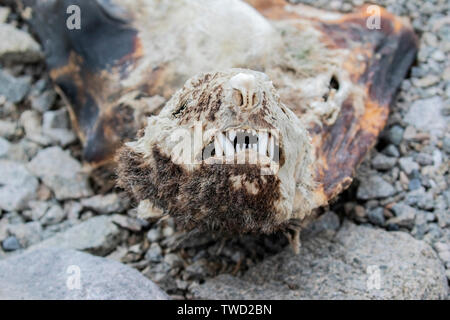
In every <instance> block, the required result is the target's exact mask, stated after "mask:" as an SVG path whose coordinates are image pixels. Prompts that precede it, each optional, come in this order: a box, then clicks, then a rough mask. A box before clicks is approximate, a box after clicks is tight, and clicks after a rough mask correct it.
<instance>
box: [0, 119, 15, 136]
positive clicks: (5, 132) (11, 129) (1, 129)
mask: <svg viewBox="0 0 450 320" xmlns="http://www.w3.org/2000/svg"><path fill="white" fill-rule="evenodd" d="M16 129H17V124H16V123H15V122H11V121H6V120H1V119H0V137H3V138H6V139H9V138H12V137H13V136H14V135H15V134H16Z"/></svg>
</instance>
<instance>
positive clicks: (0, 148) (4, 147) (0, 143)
mask: <svg viewBox="0 0 450 320" xmlns="http://www.w3.org/2000/svg"><path fill="white" fill-rule="evenodd" d="M10 149H11V143H9V141H8V140H6V139H3V138H1V137H0V158H5V157H7V156H8V154H9V151H10Z"/></svg>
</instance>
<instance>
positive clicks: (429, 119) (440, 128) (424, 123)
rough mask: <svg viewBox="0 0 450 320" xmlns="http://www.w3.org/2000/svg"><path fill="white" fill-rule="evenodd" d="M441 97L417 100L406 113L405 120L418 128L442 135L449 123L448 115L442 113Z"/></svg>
mask: <svg viewBox="0 0 450 320" xmlns="http://www.w3.org/2000/svg"><path fill="white" fill-rule="evenodd" d="M443 108H444V102H443V100H442V98H441V97H438V96H436V97H432V98H428V99H422V100H416V101H415V102H414V103H413V104H412V105H411V107H410V108H409V110H408V112H407V113H406V115H405V118H404V121H405V122H406V123H408V124H410V125H412V126H414V127H415V128H416V129H418V130H421V131H425V132H429V133H431V134H433V135H437V136H439V135H442V133H443V132H444V131H445V129H446V127H447V125H448V117H445V116H444V115H443V114H442V110H443Z"/></svg>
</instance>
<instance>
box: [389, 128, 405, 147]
mask: <svg viewBox="0 0 450 320" xmlns="http://www.w3.org/2000/svg"><path fill="white" fill-rule="evenodd" d="M404 131H405V130H404V129H403V128H402V127H400V126H398V125H395V126H393V127H391V128H390V129H389V134H388V137H389V141H390V142H392V143H393V144H394V145H396V146H398V145H399V144H400V143H401V142H402V139H403V132H404Z"/></svg>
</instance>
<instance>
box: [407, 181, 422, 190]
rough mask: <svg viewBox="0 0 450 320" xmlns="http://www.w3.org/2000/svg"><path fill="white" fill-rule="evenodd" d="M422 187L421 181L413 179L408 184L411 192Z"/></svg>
mask: <svg viewBox="0 0 450 320" xmlns="http://www.w3.org/2000/svg"><path fill="white" fill-rule="evenodd" d="M421 186H422V184H421V182H420V179H411V180H410V181H409V184H408V189H409V190H417V189H419V188H420V187H421Z"/></svg>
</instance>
